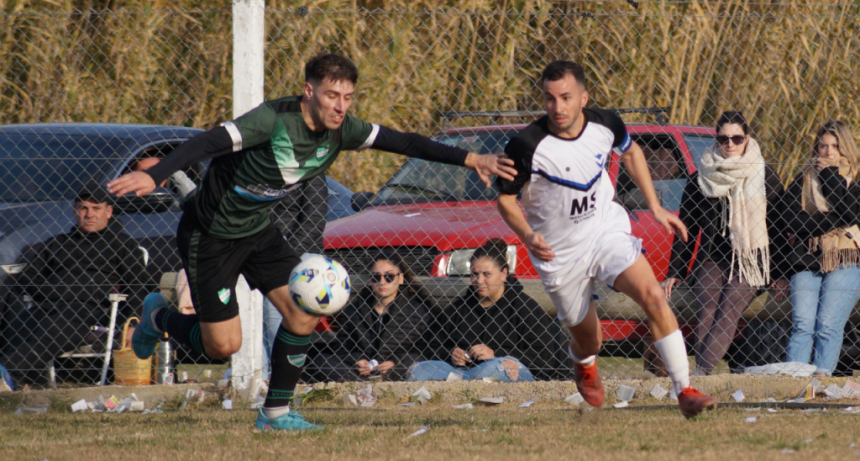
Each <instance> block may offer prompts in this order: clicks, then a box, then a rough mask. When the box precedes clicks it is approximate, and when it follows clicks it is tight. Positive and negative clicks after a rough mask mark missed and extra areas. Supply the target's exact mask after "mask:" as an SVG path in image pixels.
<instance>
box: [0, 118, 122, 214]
mask: <svg viewBox="0 0 860 461" xmlns="http://www.w3.org/2000/svg"><path fill="white" fill-rule="evenodd" d="M121 148H122V140H120V139H117V138H106V137H98V136H93V137H85V136H70V135H64V134H57V133H44V134H42V133H39V134H36V133H0V202H5V203H11V202H14V203H29V202H47V201H63V200H73V199H74V198H75V194H76V192H77V191H78V190H80V189H81V188H82V187H83V185H84V184H86V183H87V182H88V181H90V180H92V179H100V178H101V177H102V176H103V175H104V173H105V170H106V168H107V166H108V161H109V158H110V156H111V155H112V154H113V153H114V152H116V151H117V150H119V149H121Z"/></svg>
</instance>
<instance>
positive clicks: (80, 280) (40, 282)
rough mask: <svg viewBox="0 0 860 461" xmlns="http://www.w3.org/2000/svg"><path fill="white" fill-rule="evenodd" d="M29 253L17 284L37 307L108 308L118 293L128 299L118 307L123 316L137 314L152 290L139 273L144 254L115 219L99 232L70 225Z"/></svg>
mask: <svg viewBox="0 0 860 461" xmlns="http://www.w3.org/2000/svg"><path fill="white" fill-rule="evenodd" d="M28 254H29V258H28V259H29V260H28V261H27V263H28V265H27V267H26V268H25V269H24V271H23V272H22V273H21V274H20V275H19V276H18V277H17V278H16V285H18V287H20V289H21V290H22V291H23V292H24V293H26V294H28V295H30V296H31V297H32V299H33V301H35V304H36V305H37V306H39V307H40V308H42V309H50V308H51V306H57V307H59V306H63V305H72V306H83V305H89V306H100V307H104V308H105V309H108V308H109V307H110V301H109V300H108V295H109V294H111V293H114V292H118V293H122V294H127V295H129V297H128V299H127V301H126V302H125V303H123V304H120V306H122V308H123V309H122V311H123V312H126V313H128V312H131V311H132V310H134V311H136V310H137V308H138V307H139V306H140V303H141V302H142V300H143V297H144V296H145V295H146V293H148V292H149V291H151V290H152V289H153V288H154V286H153V284H152V281H151V280H149V278H148V277H147V276H146V272H145V271H144V265H143V252H142V251H141V250H140V247H139V246H138V244H137V242H136V241H135V240H134V239H132V238H131V237H130V236H129V235H128V234H126V233H125V232H124V231H123V229H122V225H121V224H120V223H119V222H118V221H116V220H115V219H112V220H111V223H110V225H109V226H108V227H107V228H106V229H104V230H102V231H100V232H83V231H81V230H80V229H79V228H78V227H77V226H75V227H73V228H72V230H71V231H70V232H68V233H66V234H60V235H57V236H55V237H52V238H50V239H49V240H47V241H45V242H44V243H41V244H37V245H35V246H34V247H33V248H32V249H31V251H29V252H28ZM105 312H106V311H105ZM121 317H124V316H121Z"/></svg>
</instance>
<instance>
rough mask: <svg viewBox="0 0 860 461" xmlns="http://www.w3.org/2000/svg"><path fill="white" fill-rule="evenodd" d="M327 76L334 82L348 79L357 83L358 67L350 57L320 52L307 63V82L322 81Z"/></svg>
mask: <svg viewBox="0 0 860 461" xmlns="http://www.w3.org/2000/svg"><path fill="white" fill-rule="evenodd" d="M327 78H328V79H329V80H331V81H334V82H339V81H343V80H346V81H349V82H352V84H353V85H355V83H356V82H358V68H357V67H355V64H353V63H352V61H350V60H349V58H345V57H343V56H340V55H337V54H318V55H316V56H314V57H313V58H311V60H310V61H308V63H307V64H305V81H306V82H322V81H323V80H325V79H327Z"/></svg>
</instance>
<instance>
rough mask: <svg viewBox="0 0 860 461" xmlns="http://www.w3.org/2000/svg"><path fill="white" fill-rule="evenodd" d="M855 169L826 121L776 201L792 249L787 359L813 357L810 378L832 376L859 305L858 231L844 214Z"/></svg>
mask: <svg viewBox="0 0 860 461" xmlns="http://www.w3.org/2000/svg"><path fill="white" fill-rule="evenodd" d="M858 165H860V154H858V151H857V145H856V144H855V142H854V136H853V135H852V134H851V130H850V129H849V128H848V125H846V124H845V123H843V122H840V121H838V120H831V121H828V122H827V123H825V124H824V126H822V127H821V129H819V130H818V133H817V134H816V136H815V144H814V147H813V150H812V155H811V159H810V162H809V164H808V165H807V166H806V167H805V168H804V170H803V171H802V172H801V173H800V174H799V175H798V176H797V178H795V180H794V182H792V183H791V185H790V186H789V187H788V190H786V192H785V194H784V196H783V200H782V202H783V214H784V220H785V228H786V232H788V233H789V236H790V240H789V242H790V243H791V245H790V246H789V247H788V248H786V261H787V263H788V264H789V265H790V268H791V272H793V275H792V276H791V304H792V307H793V309H792V319H793V321H794V328H793V330H792V334H791V340H790V341H789V343H788V351H787V354H786V355H787V357H786V361H788V362H803V363H809V361H810V359H812V364H813V365H815V366H816V367H817V368H816V370H815V375H816V376H830V375H831V374H833V370H834V369H835V368H836V364H837V362H838V360H839V353H840V351H841V350H842V336H843V330H844V328H845V322H847V321H848V316H849V315H850V314H851V310H852V309H853V307H854V305H855V304H857V301H858V299H860V266H859V265H858V263H860V246H858V245H860V227H858V225H857V224H858V221H857V219H856V217H853V218H852V217H850V215H851V213H849V212H848V210H849V209H850V207H851V206H852V205H853V204H854V202H856V199H855V198H854V194H853V193H852V191H853V186H854V183H855V180H856V179H857V177H858V173H860V171H858ZM849 188H851V189H852V190H849ZM813 350H814V357H813Z"/></svg>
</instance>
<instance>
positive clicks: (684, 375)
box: [654, 330, 690, 395]
mask: <svg viewBox="0 0 860 461" xmlns="http://www.w3.org/2000/svg"><path fill="white" fill-rule="evenodd" d="M654 346H655V347H656V348H657V352H659V353H660V357H662V358H663V364H664V365H665V366H666V373H668V374H669V377H670V378H672V384H673V385H674V386H675V395H678V394H680V393H681V390H682V389H685V388H687V387H690V362H688V361H687V345H686V344H684V336H682V335H681V330H675V331H674V332H673V333H672V334H670V335H668V336H666V337H665V338H663V339H661V340H659V341H654Z"/></svg>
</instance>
